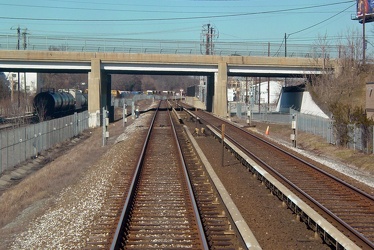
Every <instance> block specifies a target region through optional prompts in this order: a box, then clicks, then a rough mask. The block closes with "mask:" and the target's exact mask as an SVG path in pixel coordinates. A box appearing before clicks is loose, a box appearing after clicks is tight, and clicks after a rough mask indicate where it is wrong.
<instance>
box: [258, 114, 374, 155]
mask: <svg viewBox="0 0 374 250" xmlns="http://www.w3.org/2000/svg"><path fill="white" fill-rule="evenodd" d="M293 119H295V120H296V126H297V130H298V131H303V132H307V133H311V134H314V135H318V136H321V137H322V138H324V139H326V141H327V142H328V143H330V144H333V145H340V142H339V138H338V137H337V136H336V134H337V133H336V129H335V127H334V120H332V119H326V118H323V117H319V116H315V115H308V114H302V113H300V112H298V111H297V110H293V109H290V113H288V114H282V113H270V112H269V113H253V114H252V120H254V121H261V122H269V123H278V124H289V126H290V133H291V122H292V120H293ZM348 138H349V140H348V144H347V147H348V148H350V149H353V150H358V151H361V152H364V153H368V154H370V153H374V126H370V127H364V126H361V125H348Z"/></svg>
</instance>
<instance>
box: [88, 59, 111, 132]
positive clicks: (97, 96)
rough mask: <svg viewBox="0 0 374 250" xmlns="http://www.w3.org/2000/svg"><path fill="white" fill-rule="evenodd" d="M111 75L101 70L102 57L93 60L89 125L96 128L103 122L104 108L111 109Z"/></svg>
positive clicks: (89, 82)
mask: <svg viewBox="0 0 374 250" xmlns="http://www.w3.org/2000/svg"><path fill="white" fill-rule="evenodd" d="M110 89H111V77H110V75H107V74H105V73H103V72H102V71H101V61H100V59H96V58H94V59H92V60H91V72H89V73H88V112H89V115H90V117H89V127H91V128H96V127H99V126H100V125H101V123H102V119H100V117H102V116H101V115H102V114H101V113H102V108H103V107H105V109H106V110H109V107H110V105H111V103H110V101H111V97H110Z"/></svg>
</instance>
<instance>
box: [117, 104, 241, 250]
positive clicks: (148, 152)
mask: <svg viewBox="0 0 374 250" xmlns="http://www.w3.org/2000/svg"><path fill="white" fill-rule="evenodd" d="M163 104H164V105H165V103H163ZM159 110H160V111H157V112H156V113H157V115H155V116H154V118H153V121H152V126H151V127H150V129H149V131H148V135H147V139H146V143H145V144H144V146H143V152H142V156H141V157H140V158H139V162H138V165H137V169H136V173H135V175H134V177H133V180H132V183H131V187H130V188H129V192H128V194H127V196H126V197H127V198H126V201H125V205H124V208H123V210H122V214H121V218H120V222H119V223H118V226H117V229H116V232H115V235H114V237H113V238H114V240H113V242H112V246H111V249H175V248H190V249H212V248H214V249H220V248H223V249H240V248H241V246H240V244H242V243H237V242H240V240H238V239H237V236H236V234H235V233H234V231H233V230H232V229H230V228H231V227H230V224H231V222H230V220H229V218H227V216H225V212H224V209H223V208H222V207H221V206H222V205H221V206H220V205H219V202H217V200H218V199H217V196H215V195H214V192H213V191H212V190H213V188H212V187H211V186H210V184H209V181H207V178H206V176H205V178H202V176H197V177H196V178H195V180H192V181H190V180H189V177H188V174H187V169H186V165H185V162H184V160H183V154H182V149H180V147H179V142H178V140H177V138H176V134H175V133H176V132H175V130H174V126H173V125H172V118H171V116H170V113H169V112H166V111H168V109H165V106H164V108H163V110H161V108H159ZM180 141H181V142H184V144H186V140H185V139H182V140H180ZM187 144H188V143H187ZM182 147H185V148H187V146H186V145H184V146H183V145H182ZM190 151H191V149H190ZM190 153H191V152H190ZM190 156H191V155H190ZM194 158H196V157H194ZM189 164H192V165H193V164H196V165H199V166H198V167H200V168H201V164H200V163H199V161H198V160H196V159H195V160H194V161H193V162H192V161H190V162H189ZM200 174H201V175H203V176H204V173H200ZM195 175H196V172H195ZM197 175H198V174H197ZM199 181H200V183H199ZM208 184H209V188H206V186H207V185H208ZM192 185H194V186H198V187H199V188H202V187H205V189H206V192H205V193H204V194H202V196H200V198H199V197H198V196H197V198H196V200H195V197H194V191H193V187H192ZM195 192H196V189H195ZM207 204H209V205H207ZM215 204H217V205H215ZM217 215H218V216H217ZM217 220H219V221H217Z"/></svg>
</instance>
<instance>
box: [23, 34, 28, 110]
mask: <svg viewBox="0 0 374 250" xmlns="http://www.w3.org/2000/svg"><path fill="white" fill-rule="evenodd" d="M27 35H28V33H27V28H26V29H24V30H23V32H22V37H23V50H26V48H27V38H26V36H27ZM23 76H24V77H23V87H24V88H25V89H24V91H25V103H27V88H26V85H27V84H26V72H24V73H23Z"/></svg>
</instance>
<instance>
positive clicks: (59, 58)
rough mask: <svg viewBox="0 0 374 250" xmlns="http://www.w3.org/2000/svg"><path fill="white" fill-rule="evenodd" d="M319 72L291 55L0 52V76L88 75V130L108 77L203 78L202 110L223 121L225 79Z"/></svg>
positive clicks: (318, 64) (318, 66) (104, 102)
mask: <svg viewBox="0 0 374 250" xmlns="http://www.w3.org/2000/svg"><path fill="white" fill-rule="evenodd" d="M325 68H327V67H326V65H325V63H324V60H323V59H313V58H295V57H292V58H290V57H253V56H217V55H176V54H128V53H100V52H62V51H27V50H26V51H19V50H14V51H13V50H8V51H0V72H3V71H5V72H7V71H21V72H47V73H52V72H54V73H88V90H89V91H88V93H89V96H88V98H89V103H88V111H89V113H90V127H96V126H100V119H98V118H99V117H98V116H99V115H100V112H101V110H102V107H105V106H110V90H111V76H110V75H111V74H156V75H157V74H169V75H199V76H207V79H208V82H207V103H206V105H207V110H208V111H210V112H213V113H215V114H217V115H219V116H223V117H224V116H226V114H227V78H228V76H262V77H304V76H310V75H319V74H322V73H323V71H324V69H325ZM328 68H330V65H329V67H328Z"/></svg>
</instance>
